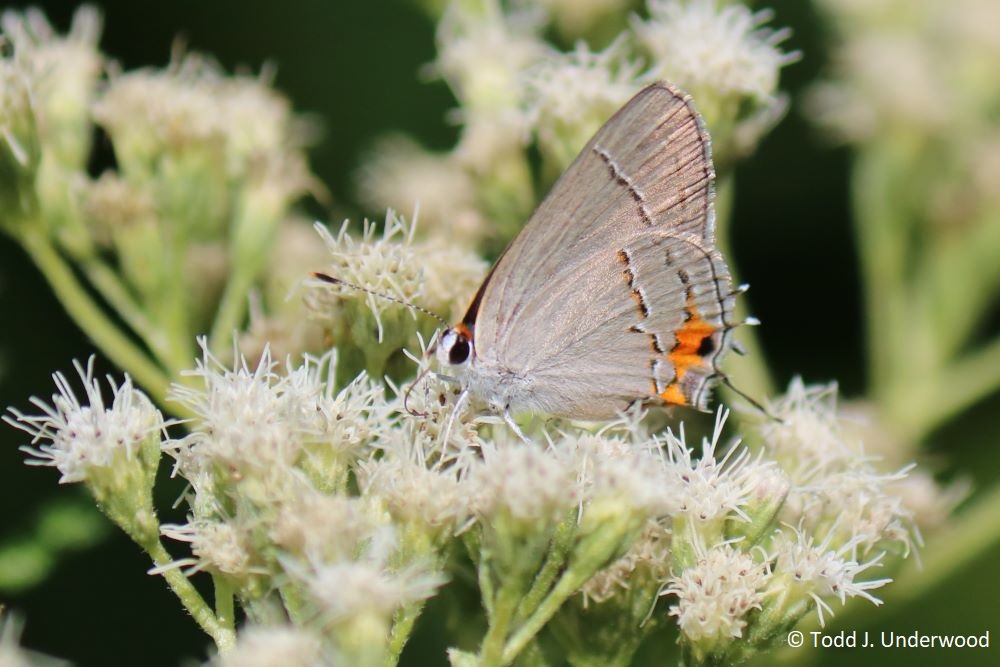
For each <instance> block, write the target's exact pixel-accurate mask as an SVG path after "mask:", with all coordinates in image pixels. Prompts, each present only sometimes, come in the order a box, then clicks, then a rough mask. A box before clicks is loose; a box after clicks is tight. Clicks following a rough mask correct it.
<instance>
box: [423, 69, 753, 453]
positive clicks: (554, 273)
mask: <svg viewBox="0 0 1000 667" xmlns="http://www.w3.org/2000/svg"><path fill="white" fill-rule="evenodd" d="M714 180H715V172H714V169H713V167H712V155H711V143H710V140H709V136H708V133H707V132H706V130H705V126H704V124H703V122H702V120H701V117H700V116H699V115H698V113H697V111H695V109H694V106H693V105H692V102H691V99H690V98H689V97H688V95H687V94H685V93H683V92H681V91H680V90H678V89H677V88H675V87H674V86H672V85H670V84H668V83H663V82H661V83H655V84H652V85H650V86H648V87H646V88H644V89H643V90H642V91H640V92H639V93H638V94H637V95H636V96H635V97H633V98H632V99H631V100H630V101H629V102H627V103H626V104H625V106H624V107H622V108H621V109H620V110H619V111H618V112H617V113H615V115H614V116H612V117H611V119H610V120H608V121H607V123H605V124H604V126H603V127H601V128H600V130H598V132H597V133H596V134H595V135H594V137H593V138H592V139H591V140H590V142H589V143H588V144H587V145H586V146H585V147H584V148H583V150H582V151H581V152H580V154H579V156H577V158H576V159H575V160H574V162H573V163H572V164H571V165H570V166H569V168H568V169H567V170H566V172H565V173H564V174H563V175H562V176H561V177H560V178H559V179H558V181H556V183H555V185H553V187H552V189H551V191H550V192H549V193H548V195H547V196H546V197H545V199H544V200H543V201H542V203H541V204H540V205H539V206H538V208H537V210H536V211H535V212H534V214H533V215H532V216H531V219H530V220H529V221H528V223H527V224H526V225H525V226H524V228H523V229H522V230H521V232H520V233H519V234H518V235H517V236H516V237H515V238H514V240H513V241H512V242H511V243H510V245H509V246H508V247H507V249H506V250H505V251H504V252H503V254H502V255H501V256H500V258H499V259H498V260H497V261H496V263H495V264H494V266H493V268H492V270H491V271H490V272H489V274H488V275H487V277H486V279H485V280H484V281H483V283H482V286H481V287H480V288H479V290H478V291H477V292H476V294H475V297H474V298H473V299H472V303H471V305H470V306H469V308H468V310H467V312H466V313H465V316H464V317H463V318H462V320H461V321H460V322H459V323H457V324H455V325H454V326H452V327H450V328H448V329H446V330H445V331H444V332H443V334H442V335H441V337H440V339H439V340H438V342H437V344H436V346H435V347H434V354H435V355H436V357H437V359H438V361H439V362H440V363H441V365H442V366H443V367H444V368H445V369H446V371H447V373H448V375H449V376H450V377H452V378H454V379H455V380H457V381H458V382H459V383H460V384H461V387H462V393H461V395H460V399H459V401H460V402H462V401H464V400H465V399H467V398H469V397H471V398H473V399H477V400H479V401H480V402H483V403H485V404H486V405H487V406H488V407H489V409H490V410H492V411H493V412H495V413H497V414H500V415H503V416H504V418H505V419H506V421H507V423H508V424H510V425H511V427H512V428H513V429H514V430H515V432H517V433H518V434H520V430H519V429H518V428H517V425H516V424H515V423H514V421H513V419H512V417H511V415H513V414H518V413H524V412H533V413H536V412H537V413H545V414H547V415H551V416H556V417H566V418H571V419H584V420H603V419H609V418H612V417H614V416H615V415H617V414H619V413H620V412H621V411H623V410H626V409H627V408H628V407H629V406H631V405H633V404H635V403H644V404H649V403H654V404H655V403H658V404H661V405H681V406H690V407H693V408H696V409H701V410H704V409H705V408H706V406H707V403H708V400H709V394H710V390H711V388H712V386H713V385H714V384H715V383H716V382H718V381H720V380H722V381H725V382H727V383H728V381H727V379H726V377H725V375H723V374H722V372H721V371H720V370H719V363H720V361H721V360H722V359H723V357H724V356H725V355H726V353H727V352H728V351H729V350H730V349H733V347H734V343H733V341H732V334H733V329H734V328H735V327H736V326H737V325H739V324H745V323H755V321H752V318H751V319H748V320H744V321H742V322H736V321H735V320H734V314H733V309H734V307H735V299H736V296H737V295H739V294H740V293H741V292H742V291H744V290H745V289H746V288H745V286H743V287H740V288H737V289H733V287H732V285H731V279H730V274H729V269H728V268H727V266H726V263H725V260H724V259H723V258H722V256H721V255H720V253H719V251H718V250H717V248H716V247H715V212H714V209H713V198H714ZM522 437H523V436H522Z"/></svg>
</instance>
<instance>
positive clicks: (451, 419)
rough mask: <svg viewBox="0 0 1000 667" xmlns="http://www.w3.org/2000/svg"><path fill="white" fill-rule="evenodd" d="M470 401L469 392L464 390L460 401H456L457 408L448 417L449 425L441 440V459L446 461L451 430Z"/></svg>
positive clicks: (445, 428) (459, 396)
mask: <svg viewBox="0 0 1000 667" xmlns="http://www.w3.org/2000/svg"><path fill="white" fill-rule="evenodd" d="M468 400H469V390H468V389H463V390H462V393H461V394H459V395H458V400H457V401H455V407H454V408H452V410H451V414H450V415H448V423H447V425H445V427H444V437H443V438H442V439H441V458H442V459H444V456H445V454H446V453H447V451H448V440H449V438H451V428H452V426H454V425H455V418H456V417H457V416H458V413H460V412H461V411H462V408H464V407H465V404H466V402H467V401H468Z"/></svg>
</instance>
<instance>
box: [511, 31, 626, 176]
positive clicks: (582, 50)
mask: <svg viewBox="0 0 1000 667" xmlns="http://www.w3.org/2000/svg"><path fill="white" fill-rule="evenodd" d="M638 73H639V63H638V62H637V61H634V60H631V61H630V60H629V59H628V57H627V55H626V50H625V43H624V41H623V40H621V39H619V40H617V41H616V42H614V43H613V44H611V45H610V46H608V47H607V48H606V49H604V51H602V52H600V53H593V52H591V51H590V49H589V48H588V47H587V45H586V44H585V43H584V42H578V43H577V45H576V48H575V49H574V50H572V51H570V52H568V53H565V54H553V55H552V56H551V57H549V58H546V59H545V60H542V61H541V62H539V63H538V64H537V65H535V66H534V67H532V68H531V69H529V70H528V71H527V73H526V75H525V102H524V106H525V114H526V117H527V120H528V123H529V125H530V127H532V129H533V130H534V132H535V134H536V135H537V136H538V144H539V146H540V148H541V149H542V152H543V155H545V156H546V158H548V159H549V160H550V161H551V164H550V165H549V167H550V170H552V171H554V172H555V173H560V172H562V171H563V170H564V169H565V168H566V167H568V166H569V164H570V162H572V161H573V158H574V157H576V154H577V153H578V152H579V151H580V149H581V148H583V146H584V144H586V143H587V141H588V140H589V139H590V137H591V136H593V134H594V133H595V132H596V131H597V130H598V128H600V127H601V125H603V124H604V122H605V121H606V120H608V118H610V117H611V115H612V114H613V113H614V112H615V111H617V110H618V109H619V108H620V107H621V106H622V105H623V104H624V103H625V102H627V101H628V100H629V98H630V97H632V95H634V94H635V93H636V92H637V91H638V89H639V81H638V80H637V76H638Z"/></svg>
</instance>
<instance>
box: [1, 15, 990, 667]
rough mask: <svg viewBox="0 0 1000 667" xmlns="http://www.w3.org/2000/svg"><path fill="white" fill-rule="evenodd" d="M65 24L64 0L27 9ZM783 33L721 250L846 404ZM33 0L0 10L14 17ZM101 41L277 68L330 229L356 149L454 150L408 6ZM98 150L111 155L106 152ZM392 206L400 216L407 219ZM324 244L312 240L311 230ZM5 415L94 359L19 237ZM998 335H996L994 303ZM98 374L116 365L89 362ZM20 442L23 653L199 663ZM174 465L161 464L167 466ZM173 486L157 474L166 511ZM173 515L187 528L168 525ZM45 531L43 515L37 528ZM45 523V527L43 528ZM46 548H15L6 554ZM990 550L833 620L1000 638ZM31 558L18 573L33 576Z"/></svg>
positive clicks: (810, 375)
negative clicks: (912, 594) (766, 126)
mask: <svg viewBox="0 0 1000 667" xmlns="http://www.w3.org/2000/svg"><path fill="white" fill-rule="evenodd" d="M36 4H37V6H40V7H41V8H42V9H43V10H44V11H45V13H46V14H47V15H48V16H49V18H50V20H51V21H52V23H53V24H54V25H55V26H56V27H57V28H58V29H59V30H65V29H66V28H67V27H68V25H69V20H70V17H71V15H72V12H73V9H74V8H75V6H76V5H75V4H74V3H68V2H43V3H36ZM769 5H770V6H771V7H772V8H773V9H774V10H775V15H776V19H775V21H774V25H776V26H785V25H787V26H790V27H791V28H792V29H793V31H794V34H793V36H792V37H791V38H790V39H789V40H788V42H786V43H785V44H784V46H785V48H786V50H792V49H798V50H800V51H801V52H802V54H803V58H802V60H801V61H800V62H798V63H796V64H794V65H791V66H789V67H788V68H786V69H785V70H784V72H783V75H782V87H783V88H784V89H785V90H787V91H788V92H790V93H791V95H792V110H791V112H790V113H789V115H788V117H787V118H786V119H785V120H784V121H783V122H782V123H781V124H780V125H779V126H778V127H777V129H776V130H774V131H773V132H772V133H771V134H770V135H769V136H768V137H767V138H766V139H765V141H764V142H763V144H762V145H761V147H760V148H759V150H758V151H757V152H756V154H755V155H754V156H753V157H752V158H751V159H749V160H747V161H745V162H744V163H742V164H741V165H740V167H739V169H738V176H737V180H736V186H737V190H736V200H735V219H734V221H733V249H734V253H735V257H734V258H732V260H733V262H734V263H735V265H736V267H737V273H738V276H739V279H740V280H742V281H746V282H749V283H750V284H751V285H752V289H751V291H750V293H749V294H748V302H749V304H750V309H751V312H752V313H753V314H754V315H756V316H757V317H759V318H760V319H761V320H762V321H763V326H762V327H761V328H760V330H759V333H760V336H761V339H762V342H763V344H764V348H765V351H766V355H767V358H768V363H769V365H770V366H771V367H772V368H773V369H774V372H775V375H776V377H778V378H779V380H780V381H781V382H787V381H788V380H789V379H790V378H791V377H792V376H793V375H796V374H798V375H802V376H803V377H804V378H805V379H806V381H809V382H824V381H828V380H831V379H834V380H837V381H838V382H839V383H840V385H841V388H842V390H843V392H844V394H845V395H846V396H848V397H850V396H852V395H856V394H858V393H861V392H863V390H864V386H865V378H864V377H863V369H864V367H865V366H864V363H865V360H864V349H863V346H862V345H863V338H862V336H863V331H864V326H863V322H862V320H861V317H862V315H861V313H862V310H861V304H860V303H859V289H858V276H857V262H856V258H855V249H854V247H853V243H852V236H851V221H850V217H849V216H850V207H849V200H848V169H849V165H850V159H851V155H850V152H849V150H848V149H845V148H840V147H835V146H832V145H830V144H829V143H828V142H827V141H825V140H824V139H823V138H822V137H821V136H820V135H819V134H818V133H817V132H816V131H815V130H814V129H813V128H812V127H811V126H810V125H809V123H808V122H807V121H806V120H805V119H804V118H803V117H802V115H801V114H800V112H799V106H798V102H799V101H800V99H799V97H798V95H799V93H800V92H801V91H802V90H803V88H804V86H805V85H806V84H808V83H809V82H810V81H812V80H814V79H815V78H816V76H817V74H819V73H821V72H823V71H824V68H825V67H826V57H827V53H828V40H829V38H830V35H829V34H828V33H827V32H825V31H824V28H823V26H822V25H821V24H820V22H819V21H818V19H817V17H816V15H815V13H814V11H813V10H812V8H811V7H810V5H809V4H808V3H805V2H801V1H799V0H781V1H776V2H772V3H769ZM22 6H27V5H20V4H17V5H7V6H6V7H5V8H15V7H22ZM100 7H101V9H102V10H103V12H104V15H105V27H104V35H103V38H102V40H101V47H102V50H103V51H104V53H106V54H108V55H109V56H111V57H113V58H115V59H117V60H118V61H119V62H120V63H121V64H122V65H123V67H124V68H126V69H129V68H134V67H142V66H162V65H164V64H166V63H167V62H168V60H169V57H170V50H171V47H172V45H173V44H174V43H175V40H180V42H181V43H182V44H184V45H186V47H187V48H188V49H191V50H197V51H203V52H208V53H211V54H213V55H214V56H215V57H216V58H218V59H219V61H220V62H221V63H222V64H223V65H224V66H225V67H226V68H228V69H230V70H231V69H233V68H237V67H244V68H247V69H249V70H251V71H256V70H259V68H260V67H261V65H262V64H263V63H265V62H270V63H273V64H275V65H277V79H276V85H277V87H278V88H279V89H280V90H281V91H283V92H284V93H285V94H287V95H288V96H289V97H290V98H291V100H292V102H293V105H294V107H295V108H296V109H297V110H299V111H300V112H302V111H305V112H309V113H311V114H313V115H314V116H315V117H316V119H317V120H319V121H320V123H321V125H322V127H323V128H324V135H323V138H322V141H321V143H320V144H319V145H318V146H317V147H316V148H315V149H314V150H313V151H312V152H311V157H312V164H313V167H314V170H315V172H316V173H317V174H318V175H319V176H320V178H321V179H322V180H323V182H324V183H325V184H326V185H327V187H329V189H330V190H331V192H332V193H333V196H334V204H333V207H332V209H331V210H327V211H324V210H315V211H311V213H312V214H313V215H316V216H317V217H319V218H321V219H324V220H326V221H329V222H333V223H339V222H340V220H341V219H342V218H344V217H351V218H352V219H358V218H360V217H361V216H362V215H365V214H368V215H371V216H373V217H379V218H380V217H381V215H382V212H379V211H361V210H359V208H358V207H357V205H356V203H355V201H354V199H353V193H352V181H351V174H352V170H353V168H354V167H355V166H356V165H357V164H358V161H359V156H360V155H361V154H362V153H363V152H364V151H365V149H366V148H368V147H369V146H370V145H371V142H372V141H373V140H374V139H375V138H376V137H377V136H378V135H380V134H382V133H385V132H387V131H399V132H403V133H407V134H410V135H413V136H415V137H416V138H418V139H419V140H420V141H422V142H423V143H424V144H425V145H427V146H429V147H431V148H440V149H445V148H449V147H450V146H452V145H453V144H454V142H455V140H456V137H457V129H456V128H455V127H453V126H451V125H449V124H448V123H447V122H446V121H445V112H446V111H447V110H448V109H449V108H450V107H451V106H452V105H453V104H454V100H453V98H452V97H451V94H450V92H449V91H448V89H447V88H446V87H445V86H444V84H442V83H440V82H426V81H423V80H421V77H420V76H419V75H418V70H419V69H420V67H421V65H423V64H424V63H427V62H429V61H430V60H432V58H433V57H434V33H433V24H432V23H431V21H430V19H428V18H427V17H426V16H425V14H423V13H422V12H421V11H420V10H419V9H418V8H417V7H416V6H415V5H414V4H412V3H410V2H406V1H405V0H369V1H366V2H352V1H347V0H339V1H337V0H327V1H325V2H324V1H320V0H294V1H290V2H281V3H276V2H233V1H232V0H213V1H211V2H194V1H187V0H185V1H174V2H170V3H144V2H142V3H137V2H126V1H125V0H108V1H106V2H103V3H101V4H100ZM106 148H107V147H105V149H106ZM404 213H408V212H406V211H404ZM317 242H319V241H318V239H317ZM0 313H2V315H0V319H2V322H3V324H2V325H0V406H6V405H11V404H13V405H17V406H19V407H22V408H25V407H26V404H27V398H28V397H29V396H30V395H39V396H44V397H46V398H47V397H48V396H49V395H50V394H51V391H52V383H51V379H50V377H49V376H50V374H51V373H52V372H53V371H55V370H64V371H65V370H67V369H69V368H70V364H71V361H72V359H83V358H85V357H87V356H88V355H89V354H91V352H92V351H93V348H92V346H91V345H90V344H89V343H88V341H87V340H86V339H85V338H83V336H82V335H81V334H80V332H79V331H78V329H77V328H76V327H75V325H74V324H73V323H72V322H71V321H70V319H69V318H68V317H67V316H66V315H65V313H64V312H63V310H62V308H61V307H60V306H59V304H58V303H57V302H56V301H55V299H54V298H53V297H52V295H51V294H50V293H49V291H48V289H47V287H46V286H45V284H44V283H43V281H42V279H41V276H40V275H39V273H38V272H37V271H36V270H35V269H34V267H33V266H32V265H31V264H30V263H29V261H28V260H27V258H26V257H25V255H24V254H23V253H22V252H21V250H20V249H19V247H18V246H16V245H15V244H13V243H12V242H11V241H10V240H9V239H7V238H6V237H0ZM996 315H997V316H995V317H994V321H993V322H992V325H993V326H994V327H996V325H998V324H1000V312H998V313H997V314H996ZM99 368H102V369H103V370H105V371H107V372H115V369H113V368H110V367H108V366H107V365H106V364H105V365H104V366H100V364H99ZM997 414H1000V397H993V398H992V399H990V400H988V401H986V402H984V403H982V404H980V405H978V406H976V407H975V408H973V409H972V410H970V411H969V412H968V413H967V414H966V415H965V416H963V417H962V418H961V419H959V420H957V422H956V423H954V424H953V425H952V426H950V427H949V428H948V429H947V430H945V431H942V432H939V433H937V434H935V435H934V436H932V438H931V447H932V449H933V450H934V451H935V452H938V453H939V454H940V461H941V471H942V473H943V475H944V476H945V477H950V476H953V475H960V476H967V477H970V478H971V479H972V480H973V483H974V484H975V485H976V486H977V487H986V486H990V485H991V483H992V482H993V481H994V480H996V479H997V478H998V477H1000V447H997V446H996V444H997V441H998V440H1000V432H998V429H997V426H996V420H995V416H996V415H997ZM21 436H22V434H20V433H19V432H16V431H14V430H13V429H10V428H8V427H7V426H6V425H3V426H2V427H0V475H2V480H0V542H2V543H3V544H5V545H6V546H7V547H8V548H7V549H6V550H5V555H4V557H5V558H20V559H21V560H22V562H24V563H27V564H29V566H30V565H32V564H34V565H44V564H45V563H44V562H43V561H44V559H45V558H52V557H53V554H58V555H57V556H55V558H56V559H57V560H55V564H54V567H53V568H52V569H51V571H49V573H48V576H47V578H45V579H44V580H43V581H42V582H41V583H39V584H37V585H35V586H31V587H27V588H24V587H20V588H19V587H18V586H17V585H16V584H17V582H10V581H2V570H3V561H2V559H0V585H2V586H3V588H0V602H2V603H4V604H6V605H7V606H8V607H9V608H11V609H13V610H16V611H17V612H19V613H20V614H21V615H22V616H24V617H25V620H26V629H25V632H24V638H23V642H24V644H25V645H27V646H28V647H31V648H35V649H38V650H41V651H44V652H46V653H49V654H52V655H56V656H61V657H65V658H67V659H70V660H72V661H73V662H74V663H76V664H79V665H119V664H121V665H125V664H143V665H151V666H152V665H178V664H181V663H182V662H183V661H184V660H188V661H190V660H192V659H199V660H200V659H203V658H204V656H205V653H206V650H207V649H208V646H209V641H208V640H207V638H206V637H204V636H203V635H201V634H200V632H199V631H198V630H197V629H196V627H195V625H194V624H193V623H192V622H190V621H189V620H188V619H187V618H185V616H184V614H183V612H182V611H181V610H180V608H179V605H178V604H177V603H176V601H175V599H174V598H173V596H172V594H171V593H169V592H168V591H167V589H166V586H165V585H164V584H163V583H162V582H161V580H160V579H158V578H156V577H152V576H148V575H146V574H145V571H146V570H147V569H148V567H149V562H148V560H147V559H146V558H145V557H144V556H143V555H141V554H140V553H139V552H138V550H137V549H136V548H135V547H134V546H133V545H132V543H131V542H130V541H129V540H128V539H127V538H125V537H124V536H123V535H120V534H118V533H116V532H114V531H111V530H110V529H109V528H106V527H105V528H104V529H103V530H102V526H104V523H103V519H102V518H101V517H100V516H98V515H97V513H96V510H95V511H94V512H92V513H91V512H87V511H85V510H81V509H79V508H80V507H84V508H85V507H86V503H74V502H73V500H74V499H81V498H82V497H83V495H84V493H83V489H82V488H79V487H76V486H66V487H59V486H58V485H57V484H56V479H57V477H56V475H55V473H54V471H52V470H48V469H35V468H27V467H25V466H24V465H23V463H22V461H23V455H22V454H21V453H20V452H18V451H17V446H18V445H20V444H23V443H24V440H23V438H22V437H21ZM165 472H168V471H165ZM179 492H180V488H179V487H178V486H177V485H176V484H174V485H171V484H170V483H169V482H166V481H165V484H164V485H163V488H162V494H163V495H162V497H161V498H160V502H159V503H158V504H159V506H160V507H169V506H170V505H171V501H172V500H173V498H174V497H176V494H177V493H179ZM52 503H58V504H59V506H61V507H66V508H67V509H65V511H64V512H62V513H56V514H55V516H57V517H58V518H59V519H60V520H61V522H62V523H59V522H58V521H57V522H55V525H47V526H39V525H38V517H39V516H40V515H41V514H42V508H43V507H47V506H49V505H51V504H52ZM164 518H165V519H167V520H172V519H181V518H182V517H179V516H177V517H164ZM50 523H52V522H50ZM73 530H77V531H83V532H85V533H86V534H88V535H92V536H93V542H94V545H93V546H90V547H87V548H78V549H75V550H71V551H61V550H60V547H59V544H60V539H61V538H60V536H61V535H66V534H67V533H70V532H72V531H73ZM40 531H45V533H44V535H41V536H40V537H37V538H36V537H33V536H36V535H38V533H39V532H40ZM39 543H41V544H46V545H49V546H50V549H49V550H48V551H47V552H46V551H38V550H37V549H34V550H32V549H27V548H25V549H21V550H20V551H19V550H18V549H17V548H14V547H16V546H17V545H19V544H24V545H29V544H31V545H37V544H39ZM998 566H1000V548H997V546H996V545H995V546H994V548H993V549H992V551H991V552H990V553H988V554H987V555H985V556H983V557H981V558H980V559H979V561H977V562H975V563H973V564H972V565H971V566H970V567H967V568H964V569H963V570H962V571H961V572H960V573H957V574H956V575H955V576H953V577H952V578H950V579H949V580H946V581H944V582H941V584H940V585H939V586H937V587H936V588H935V589H934V590H933V591H932V592H931V593H930V594H929V595H927V596H926V597H925V598H924V599H921V600H919V601H917V602H915V603H908V604H905V605H904V604H897V605H894V604H893V603H892V600H891V589H890V590H889V592H888V594H887V596H886V597H887V600H888V602H889V603H888V604H887V606H886V607H884V608H883V609H882V610H880V611H879V612H878V613H875V614H867V615H866V616H865V619H866V621H865V622H866V623H868V624H867V625H864V626H861V625H860V622H861V621H860V620H859V621H852V620H851V619H844V622H843V626H841V625H838V623H837V621H836V620H835V621H834V624H833V626H832V627H831V628H830V630H831V631H837V630H839V629H847V630H851V629H855V628H856V629H859V630H863V629H869V630H870V631H874V632H877V631H878V630H881V629H886V630H895V631H896V632H899V633H904V634H905V633H912V632H913V631H916V630H919V631H921V632H924V633H935V634H938V633H965V634H969V633H972V634H977V635H978V634H982V633H983V632H985V631H986V630H991V631H992V632H991V634H993V635H995V636H994V637H991V640H992V641H993V642H994V644H1000V624H998V619H1000V577H997V576H996V573H997V570H998ZM30 569H31V567H28V568H26V570H24V571H27V570H30ZM422 622H423V627H421V628H419V629H418V631H417V634H416V636H415V637H414V642H413V645H412V646H410V647H409V650H408V652H407V654H406V656H405V658H404V664H420V665H423V664H428V665H436V664H441V665H444V664H446V663H445V659H444V653H443V648H444V644H443V641H444V639H443V638H442V637H440V636H439V633H438V632H437V628H436V626H435V624H434V620H433V615H432V614H431V615H429V616H428V618H426V619H422ZM796 659H797V660H799V659H801V660H802V661H803V662H805V661H806V659H810V660H815V664H821V665H846V664H852V665H867V664H872V665H874V664H879V665H890V664H907V665H910V666H913V667H916V666H918V665H937V664H940V663H942V662H943V661H945V660H948V661H949V662H950V663H951V664H954V665H996V664H1000V650H998V649H996V648H994V649H990V650H981V649H965V650H959V649H953V650H951V651H943V650H930V649H908V650H902V649H897V650H892V649H874V650H867V651H865V650H860V649H859V650H851V649H823V650H818V649H814V650H807V651H803V652H801V653H800V654H798V656H797V658H796Z"/></svg>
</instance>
